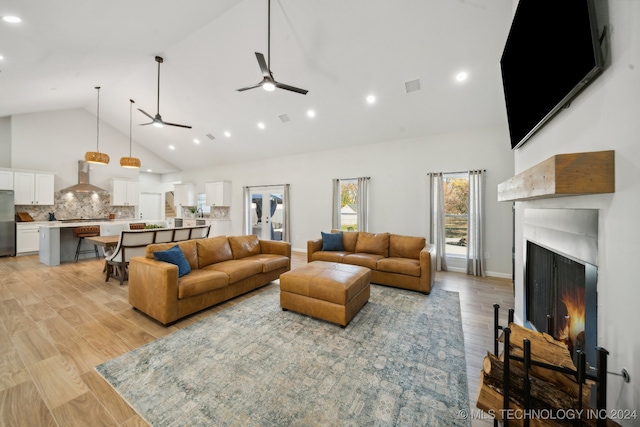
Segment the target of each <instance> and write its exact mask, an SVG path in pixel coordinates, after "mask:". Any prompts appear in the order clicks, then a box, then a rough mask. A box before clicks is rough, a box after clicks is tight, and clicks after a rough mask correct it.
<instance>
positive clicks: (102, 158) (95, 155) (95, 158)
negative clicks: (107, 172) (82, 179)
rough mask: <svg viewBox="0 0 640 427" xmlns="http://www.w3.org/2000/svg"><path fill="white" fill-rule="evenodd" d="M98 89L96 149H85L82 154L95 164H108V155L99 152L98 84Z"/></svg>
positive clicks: (97, 88)
mask: <svg viewBox="0 0 640 427" xmlns="http://www.w3.org/2000/svg"><path fill="white" fill-rule="evenodd" d="M96 90H97V91H98V109H97V112H96V119H97V131H96V151H87V152H86V153H85V155H84V159H85V160H86V161H87V162H89V163H93V164H96V165H108V164H109V156H108V155H107V154H105V153H101V152H100V86H96Z"/></svg>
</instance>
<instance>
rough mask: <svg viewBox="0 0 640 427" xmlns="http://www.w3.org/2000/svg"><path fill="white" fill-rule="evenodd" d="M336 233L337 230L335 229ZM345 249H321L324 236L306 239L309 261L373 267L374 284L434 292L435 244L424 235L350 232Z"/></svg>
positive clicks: (344, 235)
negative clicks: (429, 242)
mask: <svg viewBox="0 0 640 427" xmlns="http://www.w3.org/2000/svg"><path fill="white" fill-rule="evenodd" d="M332 233H335V230H334V231H332ZM342 246H343V249H344V250H322V248H323V241H322V239H316V240H309V241H308V242H307V262H312V261H330V262H338V263H344V264H353V265H359V266H362V267H367V268H370V269H371V283H377V284H381V285H388V286H394V287H396V288H403V289H409V290H413V291H419V292H422V293H425V294H428V293H429V292H431V286H432V284H433V281H434V279H435V273H436V266H435V247H434V245H432V244H427V243H426V239H425V238H424V237H414V236H401V235H398V234H390V233H376V234H374V233H367V232H364V231H359V232H358V231H347V232H343V233H342Z"/></svg>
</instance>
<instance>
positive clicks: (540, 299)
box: [525, 241, 597, 366]
mask: <svg viewBox="0 0 640 427" xmlns="http://www.w3.org/2000/svg"><path fill="white" fill-rule="evenodd" d="M525 259H526V264H525V268H526V273H525V298H526V299H525V318H526V320H527V322H528V323H529V327H531V328H533V329H535V330H537V331H541V332H547V333H548V334H550V335H552V336H553V337H554V338H555V339H557V340H560V341H563V342H564V343H566V344H567V347H568V348H569V350H570V351H571V352H572V354H574V355H575V352H576V351H577V350H582V351H584V352H585V353H586V356H587V362H588V363H589V364H590V365H591V366H595V363H596V353H595V347H596V344H597V330H596V329H597V290H596V280H597V267H596V266H595V265H592V264H589V263H586V262H584V261H580V260H575V259H572V258H569V257H567V256H565V255H564V254H561V253H558V252H555V251H553V250H551V249H549V248H545V247H543V246H541V245H538V244H536V243H533V242H531V241H528V242H527V251H526V258H525Z"/></svg>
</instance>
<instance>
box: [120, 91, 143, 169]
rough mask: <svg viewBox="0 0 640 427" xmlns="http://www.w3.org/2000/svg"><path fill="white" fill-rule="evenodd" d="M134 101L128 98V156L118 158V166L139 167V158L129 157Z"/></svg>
mask: <svg viewBox="0 0 640 427" xmlns="http://www.w3.org/2000/svg"><path fill="white" fill-rule="evenodd" d="M134 103H135V101H134V100H133V99H130V100H129V157H122V158H120V166H122V167H123V168H131V169H134V168H139V167H140V159H137V158H135V157H131V144H132V142H131V141H132V134H133V104H134Z"/></svg>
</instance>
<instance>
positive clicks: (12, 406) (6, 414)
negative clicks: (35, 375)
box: [0, 381, 58, 427]
mask: <svg viewBox="0 0 640 427" xmlns="http://www.w3.org/2000/svg"><path fill="white" fill-rule="evenodd" d="M0 425H2V426H38V427H56V426H57V425H58V424H57V423H56V422H55V420H54V418H53V415H52V414H51V412H50V411H49V409H48V408H47V406H46V405H45V403H44V401H43V400H42V396H40V393H39V392H38V389H37V388H36V387H35V386H34V384H33V383H32V382H31V381H26V382H23V383H20V384H18V385H16V386H14V387H11V388H9V389H6V390H2V391H0Z"/></svg>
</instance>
